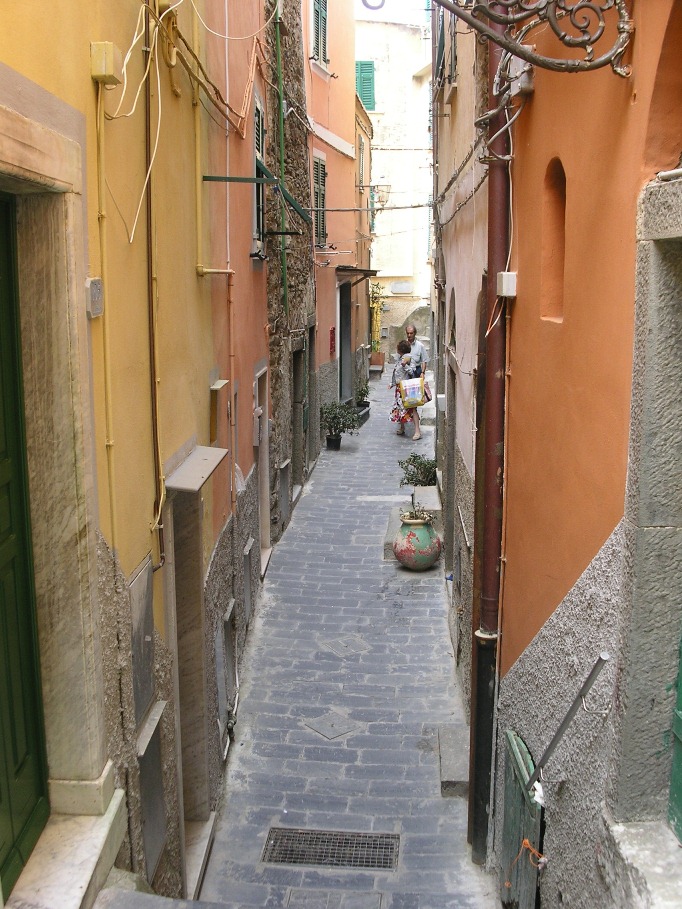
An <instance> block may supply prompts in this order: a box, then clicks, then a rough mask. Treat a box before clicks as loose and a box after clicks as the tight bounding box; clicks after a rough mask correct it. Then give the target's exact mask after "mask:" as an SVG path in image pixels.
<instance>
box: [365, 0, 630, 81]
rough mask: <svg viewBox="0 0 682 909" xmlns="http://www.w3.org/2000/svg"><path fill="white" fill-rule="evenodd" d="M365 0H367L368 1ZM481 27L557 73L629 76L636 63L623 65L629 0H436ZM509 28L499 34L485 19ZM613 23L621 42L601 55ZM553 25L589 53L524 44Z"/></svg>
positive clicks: (568, 43) (486, 34)
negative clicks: (557, 52) (558, 52)
mask: <svg viewBox="0 0 682 909" xmlns="http://www.w3.org/2000/svg"><path fill="white" fill-rule="evenodd" d="M363 2H364V0H363ZM433 2H434V3H436V4H437V5H438V6H442V7H443V8H444V9H447V10H449V11H450V12H451V13H452V14H453V15H454V16H457V18H458V19H462V20H463V21H464V22H466V23H467V25H469V26H470V27H471V28H473V29H475V30H476V31H477V32H478V33H479V34H480V35H481V36H482V37H483V38H486V39H488V40H490V41H494V42H495V44H498V45H499V46H500V47H503V48H504V49H505V50H507V51H509V53H511V54H514V56H516V57H520V58H521V59H522V60H526V61H527V62H528V63H532V64H533V65H534V66H539V67H541V68H542V69H551V70H554V71H555V72H568V73H575V72H584V71H586V70H592V69H599V68H600V67H602V66H610V67H611V68H612V69H613V71H614V73H617V75H619V76H629V75H630V67H629V66H626V65H623V62H622V60H623V54H624V53H625V49H626V47H627V46H628V44H629V42H630V35H631V34H632V32H633V24H632V20H631V19H630V15H629V12H628V9H627V5H626V0H601V2H598V0H485V2H484V0H455V2H453V0H433ZM482 16H484V17H485V18H486V19H487V20H488V21H489V22H494V23H496V24H497V25H504V26H506V28H505V31H504V33H499V32H497V31H495V30H494V29H492V28H491V27H490V25H488V24H487V23H486V22H484V21H483V20H482V19H481V17H482ZM611 24H613V26H614V27H615V29H616V40H615V42H614V44H613V46H612V47H611V48H610V49H609V50H608V51H607V52H606V53H604V54H601V55H600V56H599V57H595V52H594V46H595V45H596V44H597V42H598V41H600V40H601V39H602V38H603V37H604V34H605V32H606V31H607V28H609V26H610V25H611ZM543 25H549V27H550V28H551V30H552V32H553V33H554V35H555V36H556V38H557V39H558V40H559V41H560V42H561V43H562V44H563V45H564V46H565V47H569V48H577V49H579V50H581V51H582V53H583V56H582V57H581V58H579V59H570V60H562V59H561V58H555V57H545V56H543V55H542V54H538V53H536V52H535V51H534V50H533V48H532V47H530V46H528V45H527V44H525V43H524V42H526V41H528V40H529V36H530V35H532V32H533V30H534V29H535V28H537V27H539V26H543Z"/></svg>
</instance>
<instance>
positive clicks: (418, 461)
mask: <svg viewBox="0 0 682 909" xmlns="http://www.w3.org/2000/svg"><path fill="white" fill-rule="evenodd" d="M398 466H399V467H401V468H402V471H403V478H402V480H401V481H400V485H401V486H435V485H436V482H437V481H436V461H435V458H427V457H424V455H420V454H415V453H414V452H413V453H412V454H411V455H410V456H409V457H408V458H405V460H404V461H398Z"/></svg>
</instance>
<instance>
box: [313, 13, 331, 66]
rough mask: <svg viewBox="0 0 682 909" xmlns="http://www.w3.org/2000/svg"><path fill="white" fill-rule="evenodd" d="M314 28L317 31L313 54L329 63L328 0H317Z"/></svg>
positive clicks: (322, 61)
mask: <svg viewBox="0 0 682 909" xmlns="http://www.w3.org/2000/svg"><path fill="white" fill-rule="evenodd" d="M313 28H314V33H315V37H314V42H315V43H314V45H313V55H314V56H315V57H317V59H318V60H319V61H320V63H329V58H328V57H327V0H315V3H314V6H313Z"/></svg>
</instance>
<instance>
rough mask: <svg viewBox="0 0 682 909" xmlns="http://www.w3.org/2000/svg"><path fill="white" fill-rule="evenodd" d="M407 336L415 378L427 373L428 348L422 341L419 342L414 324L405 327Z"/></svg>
mask: <svg viewBox="0 0 682 909" xmlns="http://www.w3.org/2000/svg"><path fill="white" fill-rule="evenodd" d="M405 334H406V335H407V340H408V342H409V344H410V359H411V360H412V366H413V367H414V375H415V377H419V376H422V375H424V374H425V373H426V363H427V356H426V348H425V347H424V345H423V344H422V342H421V341H418V340H417V329H416V328H415V326H414V325H413V324H412V323H410V324H409V325H406V326H405Z"/></svg>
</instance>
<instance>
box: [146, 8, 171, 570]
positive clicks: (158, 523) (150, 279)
mask: <svg viewBox="0 0 682 909" xmlns="http://www.w3.org/2000/svg"><path fill="white" fill-rule="evenodd" d="M151 2H152V0H147V4H146V5H147V7H148V8H149V6H150V4H151ZM144 46H145V48H146V51H145V53H146V54H147V55H148V56H151V52H152V51H151V44H150V29H149V11H148V9H147V10H146V11H145V21H144ZM158 100H159V99H157V103H158ZM151 119H152V89H151V68H150V75H149V76H148V78H147V79H145V116H144V154H145V164H144V166H145V173H149V168H150V167H151V160H152V123H151ZM145 215H146V221H147V322H148V325H149V328H148V333H147V334H148V338H149V381H150V392H151V407H152V446H153V460H154V495H155V499H154V515H155V517H154V522H153V524H152V533H153V532H154V531H155V530H156V531H157V533H158V541H159V561H158V562H157V563H156V564H155V565H154V566H153V570H154V571H157V570H158V569H159V568H162V567H163V565H164V564H165V561H166V550H165V544H164V536H163V523H162V520H161V514H162V511H163V505H164V501H165V498H166V490H165V487H164V484H163V470H162V467H161V442H160V432H159V406H158V393H159V388H158V383H159V377H158V368H157V357H156V299H155V298H156V290H157V274H156V250H155V248H154V218H153V211H152V181H151V176H150V179H149V184H148V186H147V194H146V200H145Z"/></svg>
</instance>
